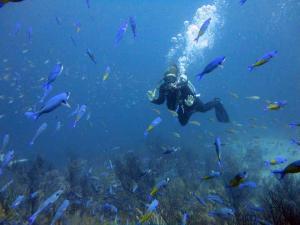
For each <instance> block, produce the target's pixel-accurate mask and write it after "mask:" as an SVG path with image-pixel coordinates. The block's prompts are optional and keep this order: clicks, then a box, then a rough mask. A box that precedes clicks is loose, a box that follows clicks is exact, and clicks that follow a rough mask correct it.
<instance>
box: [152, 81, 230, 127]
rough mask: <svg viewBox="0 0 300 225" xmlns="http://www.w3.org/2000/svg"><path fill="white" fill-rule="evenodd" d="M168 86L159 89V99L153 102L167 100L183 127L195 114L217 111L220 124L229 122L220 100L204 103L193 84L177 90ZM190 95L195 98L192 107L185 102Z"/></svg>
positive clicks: (187, 84)
mask: <svg viewBox="0 0 300 225" xmlns="http://www.w3.org/2000/svg"><path fill="white" fill-rule="evenodd" d="M167 87H168V86H167V85H166V84H165V83H163V84H162V85H160V87H159V95H158V98H157V99H155V100H153V101H152V103H154V104H163V103H164V102H165V99H167V107H168V109H169V110H173V111H175V110H176V112H177V113H178V120H179V122H180V124H181V125H182V126H184V125H186V124H187V123H188V122H189V119H190V117H191V116H192V115H193V113H194V112H207V111H210V110H212V109H215V112H216V117H217V119H218V121H219V122H224V123H226V122H229V117H228V114H227V112H226V110H225V109H224V107H223V105H222V103H221V102H220V101H219V100H218V99H214V100H213V101H210V102H207V103H203V102H202V101H201V100H200V98H199V97H198V96H197V95H196V91H195V88H194V86H193V85H192V83H191V82H189V81H188V82H187V83H186V84H185V85H182V86H181V87H179V88H177V89H175V88H167ZM189 95H192V96H193V97H194V103H193V105H191V106H187V105H186V104H185V102H184V100H185V99H187V98H188V96H189Z"/></svg>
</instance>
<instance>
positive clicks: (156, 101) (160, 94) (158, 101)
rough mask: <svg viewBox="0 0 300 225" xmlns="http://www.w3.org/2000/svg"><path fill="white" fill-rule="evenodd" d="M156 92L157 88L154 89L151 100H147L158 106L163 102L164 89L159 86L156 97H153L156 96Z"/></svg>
mask: <svg viewBox="0 0 300 225" xmlns="http://www.w3.org/2000/svg"><path fill="white" fill-rule="evenodd" d="M156 91H157V88H155V89H154V91H153V92H154V93H153V94H154V95H153V98H152V99H149V100H150V101H151V102H152V103H154V104H157V105H160V104H163V103H164V102H165V88H164V85H163V84H162V85H160V86H159V92H158V96H157V97H155V95H156Z"/></svg>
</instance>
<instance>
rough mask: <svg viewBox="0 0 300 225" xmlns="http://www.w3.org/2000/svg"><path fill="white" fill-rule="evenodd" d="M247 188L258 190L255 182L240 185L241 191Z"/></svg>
mask: <svg viewBox="0 0 300 225" xmlns="http://www.w3.org/2000/svg"><path fill="white" fill-rule="evenodd" d="M246 187H248V188H256V187H257V185H256V183H255V182H254V181H246V182H244V183H242V184H240V185H239V189H243V188H246Z"/></svg>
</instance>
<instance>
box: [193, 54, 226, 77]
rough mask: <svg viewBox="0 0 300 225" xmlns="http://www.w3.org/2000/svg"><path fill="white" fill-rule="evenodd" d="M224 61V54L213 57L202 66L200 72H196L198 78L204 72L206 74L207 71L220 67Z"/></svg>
mask: <svg viewBox="0 0 300 225" xmlns="http://www.w3.org/2000/svg"><path fill="white" fill-rule="evenodd" d="M224 62H225V57H224V56H220V57H217V58H215V59H214V60H213V61H211V62H210V63H209V64H208V65H207V66H206V67H205V68H204V70H203V71H202V72H201V73H199V74H197V78H198V80H201V79H202V77H203V76H204V75H205V74H208V73H210V72H212V71H213V70H215V69H216V68H218V67H221V66H222V65H223V63H224Z"/></svg>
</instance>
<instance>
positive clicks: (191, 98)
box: [184, 95, 195, 107]
mask: <svg viewBox="0 0 300 225" xmlns="http://www.w3.org/2000/svg"><path fill="white" fill-rule="evenodd" d="M194 102H195V98H194V96H193V95H188V97H187V98H186V99H184V103H185V105H187V106H188V107H191V106H192V105H193V104H194Z"/></svg>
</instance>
